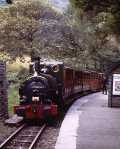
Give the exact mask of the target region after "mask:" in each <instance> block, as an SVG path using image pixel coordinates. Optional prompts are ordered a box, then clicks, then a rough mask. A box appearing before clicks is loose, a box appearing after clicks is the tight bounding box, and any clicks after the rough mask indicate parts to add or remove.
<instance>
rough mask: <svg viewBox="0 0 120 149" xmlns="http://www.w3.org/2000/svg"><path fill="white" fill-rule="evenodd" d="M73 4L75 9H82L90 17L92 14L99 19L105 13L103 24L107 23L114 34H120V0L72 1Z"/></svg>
mask: <svg viewBox="0 0 120 149" xmlns="http://www.w3.org/2000/svg"><path fill="white" fill-rule="evenodd" d="M71 3H72V4H73V6H74V7H76V8H79V9H82V10H83V11H84V12H85V13H87V14H88V15H89V14H91V12H92V15H94V17H97V18H98V17H99V15H100V14H101V13H104V14H105V15H103V20H101V22H103V21H105V22H106V23H107V25H109V27H110V28H111V30H112V31H113V32H114V33H116V34H119V33H120V29H119V26H120V21H119V20H120V7H119V6H120V1H119V0H115V1H113V0H104V1H103V0H71ZM109 15H110V17H109ZM104 16H107V19H104ZM111 16H112V17H111ZM92 18H93V17H92Z"/></svg>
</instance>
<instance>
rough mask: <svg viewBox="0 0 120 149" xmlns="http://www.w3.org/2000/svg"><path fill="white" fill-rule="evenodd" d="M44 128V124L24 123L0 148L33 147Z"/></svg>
mask: <svg viewBox="0 0 120 149" xmlns="http://www.w3.org/2000/svg"><path fill="white" fill-rule="evenodd" d="M45 128H46V124H44V125H42V126H28V125H25V124H24V125H22V126H20V127H19V128H18V129H17V130H16V131H15V132H14V133H13V134H11V135H10V136H9V137H8V138H7V139H6V140H5V141H4V142H3V143H2V144H1V145H0V149H33V148H34V146H35V144H36V143H37V140H38V138H39V137H40V136H41V134H42V132H43V131H44V129H45Z"/></svg>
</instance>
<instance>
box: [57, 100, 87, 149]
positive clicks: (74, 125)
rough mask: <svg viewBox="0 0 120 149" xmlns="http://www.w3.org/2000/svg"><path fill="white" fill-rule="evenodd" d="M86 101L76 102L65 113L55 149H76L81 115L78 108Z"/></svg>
mask: <svg viewBox="0 0 120 149" xmlns="http://www.w3.org/2000/svg"><path fill="white" fill-rule="evenodd" d="M86 102H88V100H81V99H80V100H77V101H76V102H75V103H74V104H73V105H72V107H71V108H70V110H69V111H68V112H67V114H66V116H65V119H64V121H63V123H62V126H61V129H60V133H59V136H58V139H57V142H56V146H55V149H76V141H77V129H78V127H79V117H80V115H81V114H82V111H80V106H81V105H82V104H84V103H86Z"/></svg>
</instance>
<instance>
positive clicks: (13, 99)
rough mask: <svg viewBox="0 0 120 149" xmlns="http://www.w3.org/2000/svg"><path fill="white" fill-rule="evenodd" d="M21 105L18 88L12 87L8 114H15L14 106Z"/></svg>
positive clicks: (9, 92) (9, 93)
mask: <svg viewBox="0 0 120 149" xmlns="http://www.w3.org/2000/svg"><path fill="white" fill-rule="evenodd" d="M18 103H19V96H18V88H16V86H15V85H12V86H11V87H10V88H9V90H8V112H9V114H10V115H11V114H13V106H15V105H17V104H18Z"/></svg>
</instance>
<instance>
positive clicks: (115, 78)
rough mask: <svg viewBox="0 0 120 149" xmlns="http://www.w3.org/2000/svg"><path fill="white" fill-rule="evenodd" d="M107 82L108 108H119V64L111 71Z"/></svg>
mask: <svg viewBox="0 0 120 149" xmlns="http://www.w3.org/2000/svg"><path fill="white" fill-rule="evenodd" d="M108 82H109V85H108V107H120V63H119V64H116V65H115V67H114V68H113V69H112V70H111V72H110V75H109V79H108Z"/></svg>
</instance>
